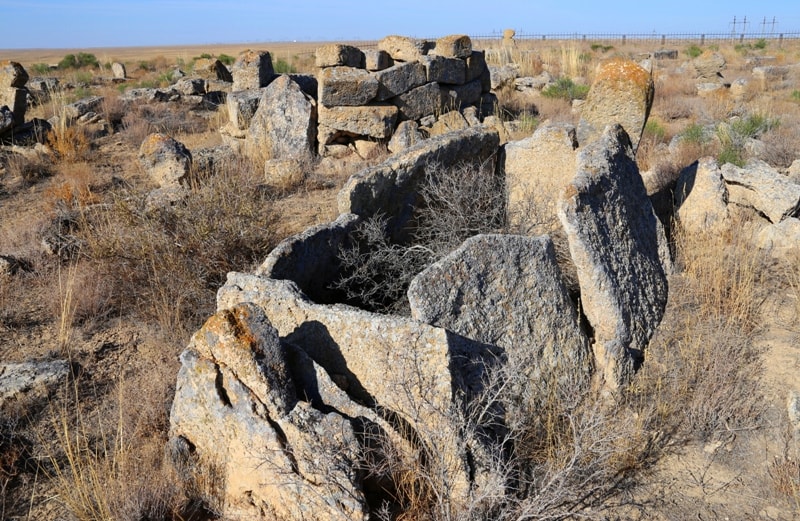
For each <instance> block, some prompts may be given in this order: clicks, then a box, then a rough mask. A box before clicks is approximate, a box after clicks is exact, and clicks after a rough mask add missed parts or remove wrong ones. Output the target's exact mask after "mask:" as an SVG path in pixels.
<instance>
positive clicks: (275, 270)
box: [255, 213, 361, 303]
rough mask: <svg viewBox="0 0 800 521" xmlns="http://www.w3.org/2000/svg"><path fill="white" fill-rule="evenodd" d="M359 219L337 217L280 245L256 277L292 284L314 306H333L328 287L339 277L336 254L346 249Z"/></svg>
mask: <svg viewBox="0 0 800 521" xmlns="http://www.w3.org/2000/svg"><path fill="white" fill-rule="evenodd" d="M360 222H361V219H360V218H359V217H358V216H357V215H354V214H351V213H347V214H342V215H340V216H339V217H338V218H337V219H336V220H335V221H332V222H330V223H325V224H319V225H317V226H312V227H311V228H309V229H307V230H305V231H304V232H302V233H300V234H297V235H293V236H291V237H288V238H286V239H284V240H283V241H281V243H280V244H278V246H276V247H275V249H273V250H272V251H271V252H270V253H269V255H268V256H267V258H266V259H265V260H264V262H263V263H262V264H261V266H259V268H258V269H257V270H256V272H255V273H256V275H261V276H264V277H269V278H273V279H283V280H291V281H294V282H295V283H296V284H297V285H298V286H299V287H300V289H301V290H302V291H303V292H304V293H305V294H306V295H308V296H309V297H311V298H312V299H313V300H314V301H315V302H319V303H329V302H334V301H335V300H334V296H335V295H336V292H335V291H333V290H331V288H330V287H331V284H332V283H334V282H335V281H336V280H337V278H338V277H339V276H340V275H341V271H340V269H341V268H340V261H339V251H340V250H341V249H342V248H346V247H348V246H350V242H351V235H352V233H353V231H354V230H355V228H356V226H357V225H358V224H359V223H360Z"/></svg>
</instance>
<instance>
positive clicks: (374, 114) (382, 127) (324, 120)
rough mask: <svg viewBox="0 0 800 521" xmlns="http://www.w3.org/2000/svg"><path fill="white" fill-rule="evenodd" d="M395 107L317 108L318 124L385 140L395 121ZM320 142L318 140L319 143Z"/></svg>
mask: <svg viewBox="0 0 800 521" xmlns="http://www.w3.org/2000/svg"><path fill="white" fill-rule="evenodd" d="M397 113H398V111H397V107H395V106H394V105H389V104H371V105H364V106H361V107H326V106H325V105H321V106H320V107H319V124H320V125H324V126H326V127H327V128H329V129H333V130H342V131H345V132H350V133H352V134H356V135H359V136H369V137H373V138H376V139H385V138H388V137H390V136H391V135H392V130H393V129H394V124H395V121H397ZM321 141H322V140H320V142H321Z"/></svg>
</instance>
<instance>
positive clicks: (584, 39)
mask: <svg viewBox="0 0 800 521" xmlns="http://www.w3.org/2000/svg"><path fill="white" fill-rule="evenodd" d="M583 41H584V42H585V41H586V35H585V34H584V35H583Z"/></svg>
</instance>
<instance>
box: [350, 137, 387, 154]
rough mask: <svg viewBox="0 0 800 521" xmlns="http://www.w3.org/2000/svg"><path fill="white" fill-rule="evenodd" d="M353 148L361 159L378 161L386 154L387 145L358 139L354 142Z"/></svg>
mask: <svg viewBox="0 0 800 521" xmlns="http://www.w3.org/2000/svg"><path fill="white" fill-rule="evenodd" d="M353 147H355V149H356V154H358V157H360V158H361V159H376V158H378V157H380V156H382V155H385V153H386V145H384V144H383V143H381V142H380V141H374V140H371V139H356V140H354V141H353Z"/></svg>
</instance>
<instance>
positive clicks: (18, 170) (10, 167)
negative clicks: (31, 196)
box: [6, 153, 54, 186]
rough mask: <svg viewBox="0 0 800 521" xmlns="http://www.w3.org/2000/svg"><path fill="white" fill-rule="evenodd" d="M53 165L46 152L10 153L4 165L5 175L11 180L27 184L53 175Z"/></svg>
mask: <svg viewBox="0 0 800 521" xmlns="http://www.w3.org/2000/svg"><path fill="white" fill-rule="evenodd" d="M53 172H54V167H53V161H52V159H51V157H50V156H49V155H47V154H41V153H35V154H25V155H23V154H13V153H12V154H10V155H9V157H8V161H7V165H6V175H7V176H8V178H9V179H10V180H11V181H12V182H18V183H20V184H21V185H23V186H29V185H32V184H35V183H37V182H38V181H41V180H42V179H45V178H47V177H50V176H52V175H53Z"/></svg>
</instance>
